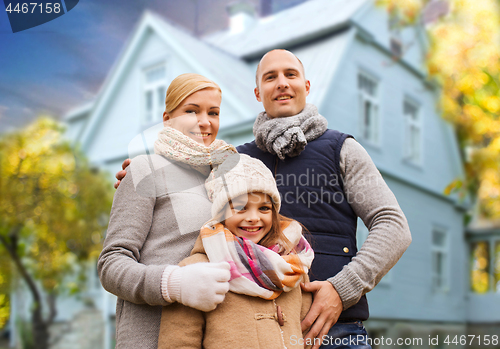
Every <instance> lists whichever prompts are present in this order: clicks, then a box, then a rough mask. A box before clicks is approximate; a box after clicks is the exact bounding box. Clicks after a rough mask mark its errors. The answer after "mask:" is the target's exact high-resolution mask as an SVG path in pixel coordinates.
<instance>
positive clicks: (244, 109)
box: [68, 12, 260, 149]
mask: <svg viewBox="0 0 500 349" xmlns="http://www.w3.org/2000/svg"><path fill="white" fill-rule="evenodd" d="M150 30H151V31H153V32H154V33H156V34H157V35H158V37H159V38H160V39H163V40H164V41H165V42H166V43H167V44H168V45H169V46H170V47H171V48H172V50H173V51H175V53H176V54H178V55H179V57H181V59H184V61H185V62H186V63H187V64H190V65H191V66H192V67H193V71H196V72H197V73H199V74H201V75H204V76H206V77H207V78H209V79H212V80H214V81H215V82H217V83H218V84H219V86H220V87H221V90H222V91H223V98H224V99H225V101H226V103H228V104H230V105H231V106H232V107H233V108H234V109H235V110H237V111H238V112H239V115H241V116H242V119H248V118H251V117H255V115H256V114H257V112H258V111H260V106H259V104H258V103H257V101H256V100H255V97H254V96H253V93H252V91H253V88H254V77H253V72H252V71H251V68H250V67H249V66H248V65H247V64H245V63H244V62H242V61H241V60H240V59H238V58H237V57H234V56H231V55H230V54H228V53H226V52H224V51H222V50H220V49H218V48H215V47H212V46H211V45H210V44H208V43H206V42H203V41H201V40H198V39H196V38H194V37H192V36H191V35H189V34H187V33H185V32H184V31H183V30H181V29H179V28H176V27H174V26H173V25H172V24H169V23H167V22H165V21H164V20H163V19H162V18H161V17H159V16H156V15H154V14H152V13H151V12H145V14H144V15H143V16H142V18H141V20H140V21H139V23H138V25H137V26H136V29H135V30H134V33H133V34H132V35H131V37H130V39H129V42H128V43H127V45H126V46H125V48H124V50H123V52H122V54H121V55H120V57H119V58H118V60H117V61H116V62H115V64H114V66H113V69H112V70H111V73H110V74H109V75H108V77H107V78H106V81H105V83H104V85H103V87H102V88H101V90H100V91H99V94H98V98H97V99H96V103H95V105H94V106H93V109H92V113H91V114H90V120H88V123H87V125H86V128H85V130H84V131H83V134H82V138H81V140H80V141H81V143H82V145H83V148H84V149H85V148H86V146H87V145H88V143H89V140H90V139H91V137H92V135H93V134H94V130H95V128H96V127H97V125H98V124H99V123H100V121H101V119H102V118H103V117H105V115H106V113H104V110H105V107H106V105H107V104H108V103H109V101H110V100H111V98H112V96H113V91H114V90H115V89H116V88H117V87H118V86H119V83H118V81H120V79H121V77H122V76H123V75H124V74H127V73H128V69H127V67H128V66H129V64H130V62H131V61H132V60H133V58H134V53H135V52H136V51H137V50H138V47H139V46H140V45H141V43H142V41H143V40H145V39H146V38H147V37H148V32H149V31H150ZM72 114H73V113H72ZM68 117H71V115H68ZM228 119H229V118H228ZM233 119H234V118H233ZM237 121H239V120H238V119H236V120H235V122H237Z"/></svg>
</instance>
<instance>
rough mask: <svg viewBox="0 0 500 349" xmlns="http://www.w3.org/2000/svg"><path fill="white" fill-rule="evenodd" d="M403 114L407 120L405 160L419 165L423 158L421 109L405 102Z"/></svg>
mask: <svg viewBox="0 0 500 349" xmlns="http://www.w3.org/2000/svg"><path fill="white" fill-rule="evenodd" d="M403 113H404V118H405V120H406V121H405V122H406V139H405V158H406V159H407V160H409V161H411V162H413V163H416V164H419V163H420V162H421V158H422V156H421V147H422V141H421V139H422V132H421V130H422V127H421V124H420V112H419V107H418V106H417V105H416V104H415V103H413V102H410V101H408V100H405V101H404V106H403Z"/></svg>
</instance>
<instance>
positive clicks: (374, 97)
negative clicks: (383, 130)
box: [356, 69, 381, 146]
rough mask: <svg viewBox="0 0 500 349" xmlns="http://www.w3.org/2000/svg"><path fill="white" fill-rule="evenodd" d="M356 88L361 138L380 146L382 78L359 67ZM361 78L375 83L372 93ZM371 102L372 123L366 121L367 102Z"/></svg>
mask: <svg viewBox="0 0 500 349" xmlns="http://www.w3.org/2000/svg"><path fill="white" fill-rule="evenodd" d="M356 78H357V79H356V83H357V85H356V88H357V93H358V108H359V112H358V117H359V130H360V135H361V137H360V138H361V139H363V140H364V141H365V142H367V143H369V144H371V145H375V146H379V145H380V139H381V136H380V124H381V117H380V116H381V113H380V86H381V84H380V79H378V78H377V77H375V76H374V75H373V74H370V73H368V72H367V71H366V70H363V69H359V70H358V72H357V76H356ZM361 79H365V80H367V81H369V82H370V83H372V84H373V85H374V92H373V93H370V92H369V91H367V90H366V89H363V88H362V87H361ZM367 102H368V103H370V107H371V108H370V109H371V114H370V115H371V124H370V121H369V122H368V124H367V122H366V108H365V106H366V103H367Z"/></svg>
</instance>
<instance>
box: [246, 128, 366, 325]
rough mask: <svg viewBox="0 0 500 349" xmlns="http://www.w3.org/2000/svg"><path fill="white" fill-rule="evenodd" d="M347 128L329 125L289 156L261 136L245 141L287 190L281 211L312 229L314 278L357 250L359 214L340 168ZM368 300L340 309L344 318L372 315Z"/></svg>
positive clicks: (331, 270) (325, 276)
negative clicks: (269, 147)
mask: <svg viewBox="0 0 500 349" xmlns="http://www.w3.org/2000/svg"><path fill="white" fill-rule="evenodd" d="M347 137H351V136H350V135H347V134H345V133H341V132H338V131H335V130H327V131H326V132H325V133H324V134H323V135H321V136H320V137H318V138H316V139H315V140H313V141H311V142H310V143H308V144H307V146H306V147H305V149H304V150H303V151H302V153H301V154H300V155H299V156H296V157H292V158H291V157H287V158H286V159H285V160H284V161H282V160H280V159H279V158H278V156H277V155H272V154H270V153H268V152H264V151H262V150H260V149H259V148H258V147H257V145H256V144H255V141H253V142H251V143H246V144H243V145H241V146H239V147H238V148H237V149H238V152H239V153H242V154H247V155H250V156H252V157H254V158H257V159H260V160H261V161H262V162H264V164H265V165H266V166H267V167H268V168H269V169H270V170H271V171H272V172H273V174H274V175H275V179H276V184H277V185H278V190H279V192H280V194H281V199H282V200H281V211H280V213H281V214H282V215H284V216H287V217H290V218H294V219H296V220H298V221H299V222H300V223H302V224H304V226H305V227H306V228H307V229H308V230H309V232H310V233H311V235H312V236H311V240H312V248H313V249H314V253H315V258H314V262H313V264H312V267H311V272H310V273H309V276H310V277H311V280H326V279H328V278H330V277H332V276H334V275H336V274H337V273H338V272H339V271H340V270H342V267H343V266H344V265H346V264H347V263H349V262H350V260H351V258H352V257H353V256H355V255H356V252H357V248H356V225H357V216H356V214H355V213H354V211H353V210H352V208H351V205H349V203H348V202H347V200H346V198H345V195H344V190H343V183H342V176H341V172H340V167H339V163H340V149H341V148H342V144H343V143H344V141H345V139H346V138H347ZM367 318H368V302H367V300H366V297H365V296H363V297H361V299H360V300H359V302H358V303H357V304H355V305H353V306H352V307H350V308H349V309H347V310H344V311H343V312H342V314H341V315H340V318H339V320H340V321H349V320H366V319H367Z"/></svg>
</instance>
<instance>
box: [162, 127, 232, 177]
mask: <svg viewBox="0 0 500 349" xmlns="http://www.w3.org/2000/svg"><path fill="white" fill-rule="evenodd" d="M155 153H156V154H159V155H163V156H164V157H166V158H167V159H169V160H173V161H175V162H180V163H183V164H187V165H189V166H190V167H192V168H193V169H195V170H196V171H198V172H200V173H202V174H204V175H206V176H208V174H209V173H210V171H211V169H212V168H213V167H217V166H218V165H220V164H221V163H222V162H223V161H224V160H225V159H226V158H227V157H228V156H229V155H231V154H234V153H236V148H235V147H234V146H233V145H231V144H228V143H226V142H224V141H223V140H220V139H216V140H214V141H213V142H212V144H210V145H209V146H208V147H207V146H205V145H203V144H201V143H198V142H196V141H195V140H194V139H191V138H189V137H188V136H186V135H184V134H183V133H182V132H180V131H178V130H176V129H174V128H172V127H169V126H166V127H164V128H163V129H162V130H161V131H160V132H158V139H157V140H156V141H155Z"/></svg>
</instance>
